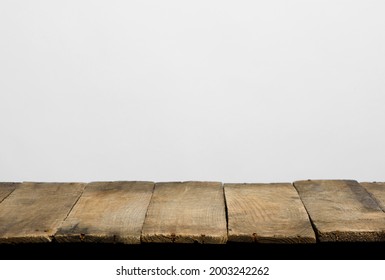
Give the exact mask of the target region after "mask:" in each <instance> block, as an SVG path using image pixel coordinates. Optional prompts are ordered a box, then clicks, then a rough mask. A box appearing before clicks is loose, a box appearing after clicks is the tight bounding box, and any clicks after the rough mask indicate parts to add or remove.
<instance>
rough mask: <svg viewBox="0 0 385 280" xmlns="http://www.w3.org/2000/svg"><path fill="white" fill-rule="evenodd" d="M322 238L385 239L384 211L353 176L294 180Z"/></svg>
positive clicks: (351, 239)
mask: <svg viewBox="0 0 385 280" xmlns="http://www.w3.org/2000/svg"><path fill="white" fill-rule="evenodd" d="M294 186H295V187H296V189H297V190H298V193H299V195H300V197H301V200H302V201H303V203H304V205H305V207H306V210H307V211H308V213H309V215H310V218H311V220H312V222H313V224H314V225H315V228H316V233H317V236H318V238H319V240H320V241H385V213H384V212H383V211H382V210H381V208H380V207H379V206H378V204H377V203H376V201H374V199H373V198H372V197H371V196H370V195H369V193H368V192H367V191H366V190H365V189H364V188H363V187H362V186H361V185H360V184H359V183H358V182H356V181H353V180H308V181H297V182H294Z"/></svg>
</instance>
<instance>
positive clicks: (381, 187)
mask: <svg viewBox="0 0 385 280" xmlns="http://www.w3.org/2000/svg"><path fill="white" fill-rule="evenodd" d="M360 185H361V186H363V187H364V188H365V189H366V190H367V191H368V192H369V193H370V194H371V196H372V197H373V198H374V200H375V201H376V202H377V203H378V205H379V206H380V207H381V209H382V210H383V211H385V183H383V182H382V183H360Z"/></svg>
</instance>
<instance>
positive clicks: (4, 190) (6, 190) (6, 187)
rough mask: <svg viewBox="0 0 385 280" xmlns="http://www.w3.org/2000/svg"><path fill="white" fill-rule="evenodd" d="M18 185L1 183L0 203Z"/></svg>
mask: <svg viewBox="0 0 385 280" xmlns="http://www.w3.org/2000/svg"><path fill="white" fill-rule="evenodd" d="M18 185H19V184H18V183H0V203H1V202H2V201H3V200H4V199H5V198H6V197H7V196H8V195H10V194H11V192H13V191H14V189H15V188H16V187H17V186H18Z"/></svg>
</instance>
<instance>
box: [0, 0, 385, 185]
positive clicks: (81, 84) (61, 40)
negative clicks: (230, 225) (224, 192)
mask: <svg viewBox="0 0 385 280" xmlns="http://www.w3.org/2000/svg"><path fill="white" fill-rule="evenodd" d="M384 14H385V2H384V1H371V0H366V1H341V0H323V1H298V0H292V1H274V0H272V1H223V0H222V1H210V0H205V1H164V0H162V1H117V0H112V1H100V0H97V1H95V0H93V1H84V0H76V1H52V0H44V1H38V0H35V1H27V0H21V1H17V0H12V1H8V0H2V1H1V2H0V132H1V135H0V181H22V180H30V181H93V180H155V181H170V180H219V181H222V182H273V181H274V182H278V181H293V180H296V179H308V178H312V179H322V178H324V179H330V178H341V179H342V178H352V179H358V180H370V181H373V180H376V181H384V180H385V170H384V167H385V150H384V143H385V130H384V119H385V110H384V89H385V79H384V78H385V51H384V50H385V31H384V28H385V17H384Z"/></svg>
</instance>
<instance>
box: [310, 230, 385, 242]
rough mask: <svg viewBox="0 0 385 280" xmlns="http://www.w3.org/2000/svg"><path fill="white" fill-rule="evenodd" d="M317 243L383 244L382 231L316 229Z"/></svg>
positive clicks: (383, 233)
mask: <svg viewBox="0 0 385 280" xmlns="http://www.w3.org/2000/svg"><path fill="white" fill-rule="evenodd" d="M317 236H318V240H319V242H321V243H322V242H384V241H385V232H384V231H380V232H379V231H362V232H358V231H330V232H322V231H320V230H318V229H317Z"/></svg>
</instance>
